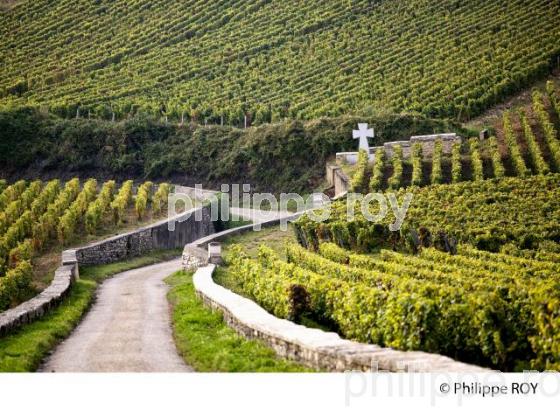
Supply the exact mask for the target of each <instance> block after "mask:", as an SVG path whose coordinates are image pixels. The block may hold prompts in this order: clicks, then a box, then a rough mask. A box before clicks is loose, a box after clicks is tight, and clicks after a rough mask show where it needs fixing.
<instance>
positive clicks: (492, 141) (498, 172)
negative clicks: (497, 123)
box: [488, 136, 506, 179]
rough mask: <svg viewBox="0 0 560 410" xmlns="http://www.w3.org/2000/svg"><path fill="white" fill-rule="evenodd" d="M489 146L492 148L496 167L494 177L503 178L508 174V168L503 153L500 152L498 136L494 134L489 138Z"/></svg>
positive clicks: (494, 167) (493, 163)
mask: <svg viewBox="0 0 560 410" xmlns="http://www.w3.org/2000/svg"><path fill="white" fill-rule="evenodd" d="M488 146H489V148H490V158H491V160H492V168H493V169H494V178H498V179H499V178H503V177H504V176H505V175H506V170H505V168H504V164H503V163H502V155H501V154H500V150H499V147H498V140H497V139H496V137H494V136H492V137H490V138H489V139H488Z"/></svg>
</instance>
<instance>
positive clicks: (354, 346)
mask: <svg viewBox="0 0 560 410" xmlns="http://www.w3.org/2000/svg"><path fill="white" fill-rule="evenodd" d="M301 214H302V213H299V214H294V215H292V216H291V217H290V218H289V220H293V219H295V218H297V217H298V216H300V215H301ZM283 219H285V218H279V219H276V220H271V221H268V222H267V223H266V225H267V226H271V225H274V224H278V223H279V222H280V221H281V220H283ZM263 225H264V224H263ZM252 227H253V225H246V226H242V227H238V228H234V229H230V230H228V231H223V232H219V233H216V234H213V235H210V236H208V237H204V238H201V239H199V240H198V241H195V242H194V243H192V244H189V245H188V247H192V246H204V245H207V244H208V243H209V242H212V241H216V240H220V239H224V238H226V237H229V236H233V235H238V234H241V233H244V232H247V231H249V230H250V229H252ZM185 251H186V252H187V253H188V252H189V249H187V247H186V248H185ZM214 269H215V265H212V264H209V265H206V266H203V267H199V268H198V269H197V271H196V272H195V274H194V276H193V283H194V287H195V291H196V293H197V295H198V296H199V297H200V298H201V299H202V301H203V302H204V304H206V305H207V306H209V307H211V308H212V309H215V310H219V311H221V312H222V314H223V316H224V321H225V322H226V323H227V324H228V326H230V327H231V328H233V329H234V330H236V331H237V332H238V333H240V334H241V335H243V336H245V337H247V338H249V339H260V340H262V341H263V342H265V343H266V344H267V345H268V346H270V347H271V348H272V349H274V351H275V352H276V353H277V354H278V355H279V356H281V357H286V358H289V359H292V360H295V361H298V362H301V363H303V364H305V365H307V366H310V367H312V368H315V369H317V370H328V371H335V372H341V371H348V370H359V371H372V370H385V371H411V372H459V373H472V372H481V371H489V370H487V369H484V368H481V367H478V366H474V365H469V364H465V363H461V362H457V361H455V360H453V359H450V358H449V357H446V356H442V355H438V354H432V353H424V352H410V351H409V352H404V351H398V350H394V349H390V348H383V347H380V346H376V345H371V344H365V343H358V342H354V341H351V340H345V339H342V338H341V337H340V336H338V335H337V334H336V333H333V332H325V331H322V330H319V329H311V328H307V327H305V326H302V325H298V324H296V323H293V322H291V321H288V320H285V319H279V318H277V317H276V316H274V315H271V314H270V313H268V312H267V311H266V310H264V309H263V308H262V307H260V306H259V305H258V304H257V303H255V302H253V301H252V300H250V299H247V298H244V297H242V296H240V295H238V294H236V293H234V292H232V291H231V290H229V289H226V288H224V287H222V286H220V285H218V284H216V283H215V282H214V280H213V279H212V274H213V272H214Z"/></svg>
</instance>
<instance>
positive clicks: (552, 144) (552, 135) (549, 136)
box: [533, 91, 560, 171]
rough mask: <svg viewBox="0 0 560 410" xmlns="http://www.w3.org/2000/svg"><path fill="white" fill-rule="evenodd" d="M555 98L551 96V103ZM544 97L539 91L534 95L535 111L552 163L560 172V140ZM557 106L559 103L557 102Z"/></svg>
mask: <svg viewBox="0 0 560 410" xmlns="http://www.w3.org/2000/svg"><path fill="white" fill-rule="evenodd" d="M554 98H555V96H554V95H553V94H551V96H550V98H549V99H550V101H551V102H552V101H554ZM543 101H544V99H543V95H542V94H541V93H540V92H539V91H535V92H534V93H533V111H534V112H535V114H536V115H537V117H538V119H539V123H540V126H541V128H542V130H543V132H544V139H545V141H546V143H547V144H548V149H549V150H550V153H551V156H552V161H553V162H554V166H555V167H556V170H557V171H560V141H559V140H558V133H557V132H556V129H555V128H554V125H553V124H552V121H551V120H550V116H549V114H548V113H547V111H546V109H545V107H544V103H543ZM555 104H557V102H555Z"/></svg>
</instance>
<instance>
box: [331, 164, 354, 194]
mask: <svg viewBox="0 0 560 410" xmlns="http://www.w3.org/2000/svg"><path fill="white" fill-rule="evenodd" d="M327 182H328V183H329V186H330V187H334V198H338V197H340V196H342V195H344V194H346V193H347V192H348V189H349V187H350V181H349V179H348V176H347V175H346V174H345V173H344V171H342V169H341V168H340V167H339V166H337V165H329V164H327Z"/></svg>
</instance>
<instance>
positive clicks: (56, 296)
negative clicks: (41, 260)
mask: <svg viewBox="0 0 560 410" xmlns="http://www.w3.org/2000/svg"><path fill="white" fill-rule="evenodd" d="M77 277H78V265H77V264H69V265H62V266H60V267H59V268H58V269H57V270H56V272H55V273H54V279H53V281H52V282H51V284H50V285H49V286H48V287H47V288H46V289H45V290H44V291H42V292H41V293H40V294H39V295H37V296H35V297H34V298H33V299H30V300H28V301H27V302H24V303H22V304H20V305H18V306H16V307H15V308H13V309H9V310H6V311H5V312H2V313H1V314H0V335H2V336H3V335H6V334H8V333H10V332H11V331H12V330H14V329H15V328H17V327H19V326H21V325H24V324H26V323H30V322H32V321H34V320H35V319H37V318H39V317H41V316H43V315H44V314H45V313H46V312H47V311H48V310H49V309H52V308H53V307H55V306H57V305H58V304H59V303H60V302H61V301H62V299H64V298H65V297H66V295H68V292H70V287H71V286H72V283H73V282H74V280H76V279H77Z"/></svg>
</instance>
